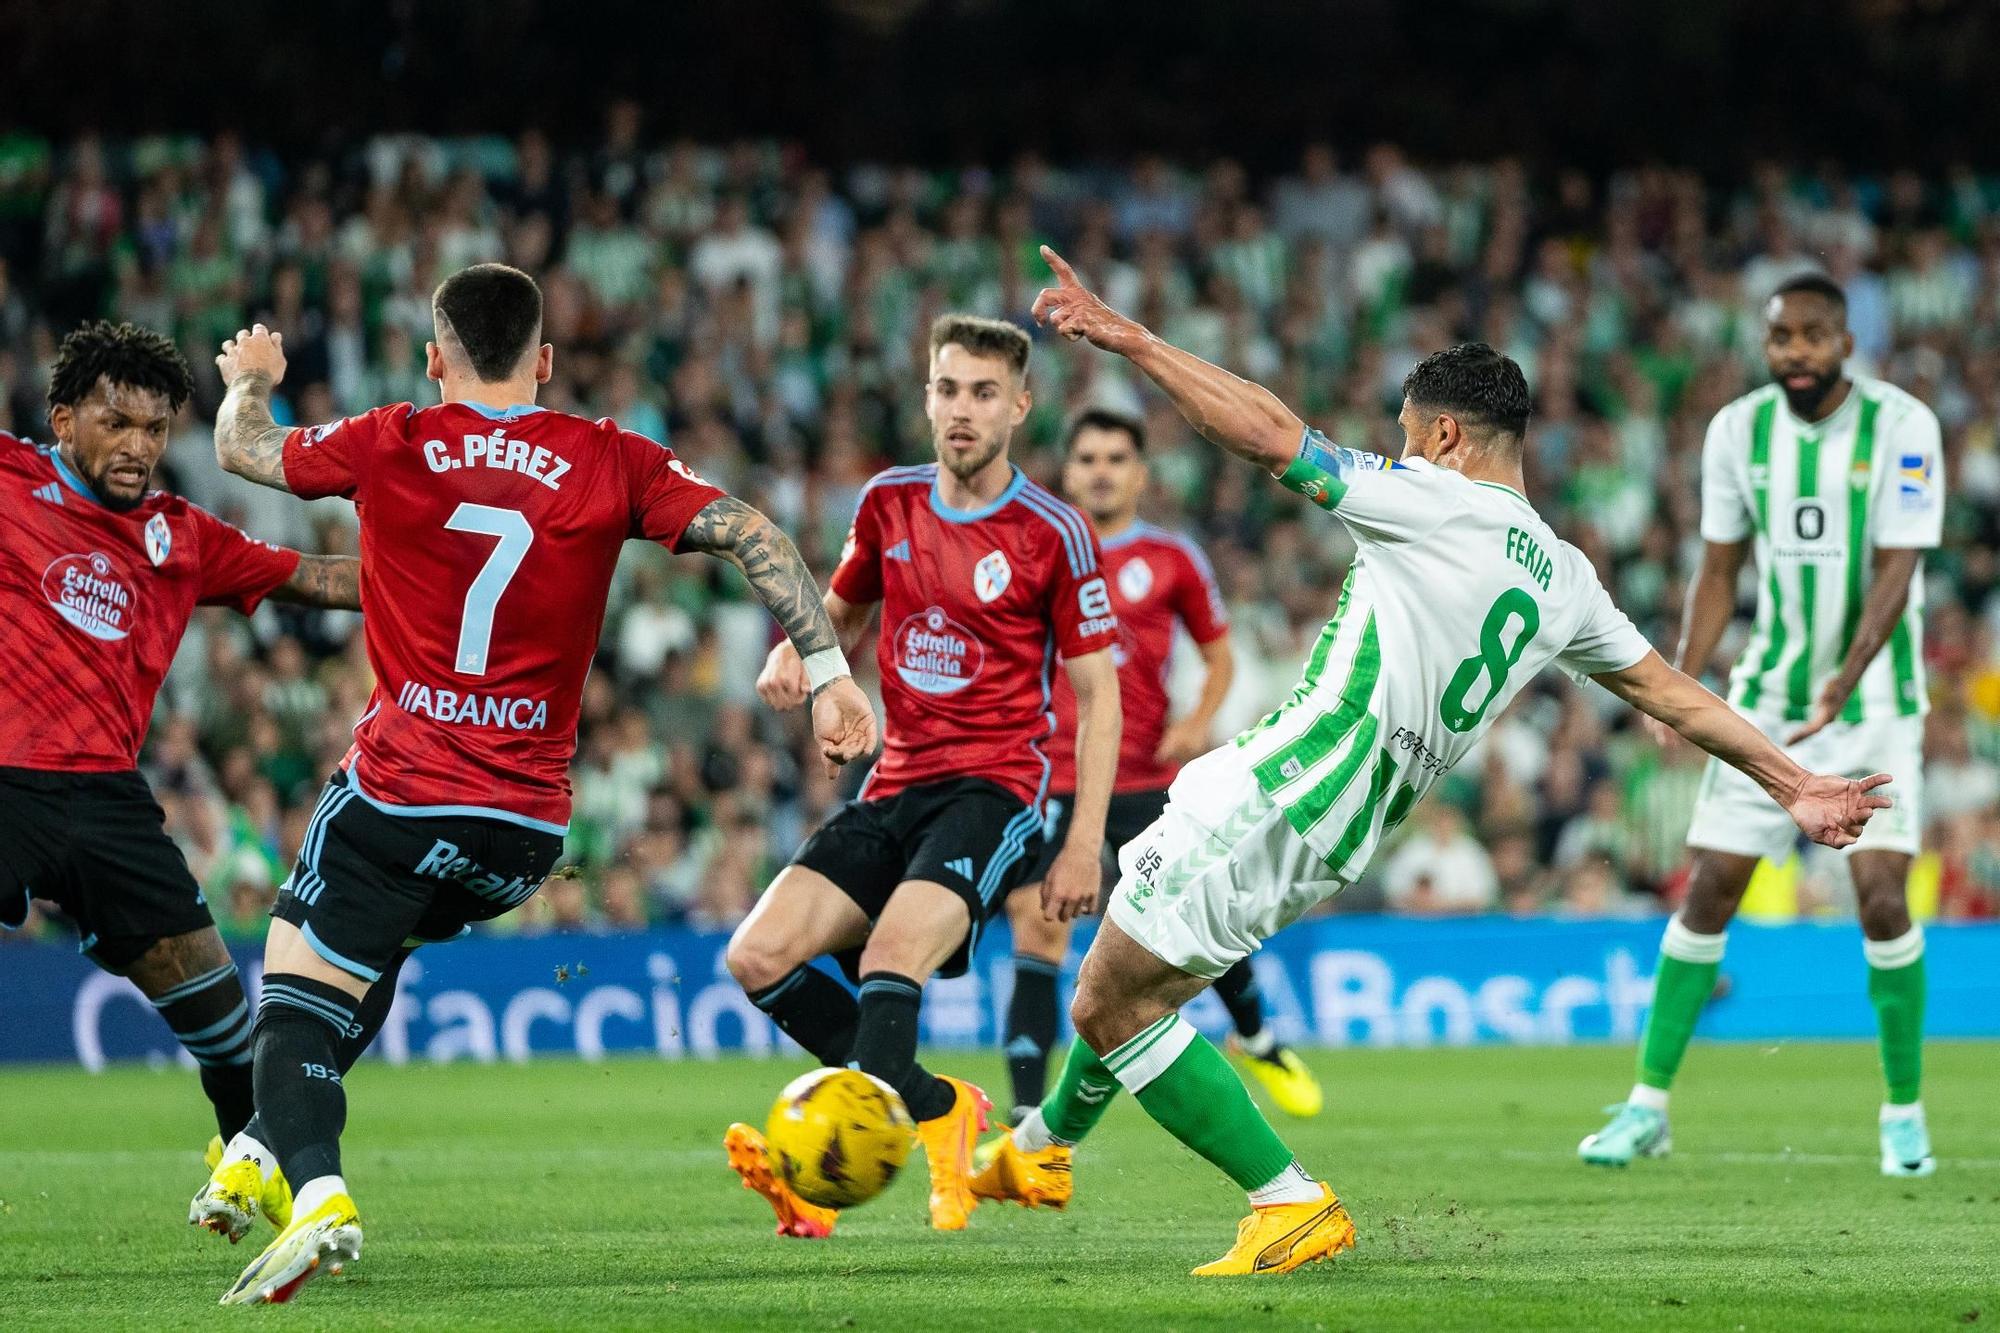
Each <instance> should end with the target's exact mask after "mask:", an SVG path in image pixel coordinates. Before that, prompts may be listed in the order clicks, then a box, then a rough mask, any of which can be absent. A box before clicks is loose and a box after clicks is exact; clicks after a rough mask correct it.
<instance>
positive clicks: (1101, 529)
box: [1090, 509, 1139, 542]
mask: <svg viewBox="0 0 2000 1333" xmlns="http://www.w3.org/2000/svg"><path fill="white" fill-rule="evenodd" d="M1138 521H1139V511H1138V510H1136V509H1134V510H1131V511H1130V512H1128V513H1123V514H1118V515H1115V516H1113V517H1111V518H1096V517H1092V518H1091V520H1090V526H1091V527H1093V528H1095V529H1097V540H1099V541H1101V542H1108V541H1113V540H1115V539H1117V538H1119V537H1123V536H1124V535H1125V534H1126V533H1128V532H1130V531H1131V530H1132V525H1133V524H1135V523H1137V522H1138Z"/></svg>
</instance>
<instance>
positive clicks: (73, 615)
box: [42, 551, 132, 643]
mask: <svg viewBox="0 0 2000 1333" xmlns="http://www.w3.org/2000/svg"><path fill="white" fill-rule="evenodd" d="M42 596H44V597H46V598H48V600H49V605H50V606H52V607H54V608H55V612H56V614H57V615H59V616H61V617H62V618H63V619H64V620H67V621H68V622H69V623H70V624H72V625H74V626H76V628H78V629H80V630H82V631H83V632H84V633H85V634H88V635H89V636H90V637H91V638H93V639H102V640H104V641H105V642H107V643H111V642H116V641H117V640H119V639H122V638H124V637H125V636H126V635H128V634H130V633H131V632H132V590H131V589H130V588H129V587H127V586H126V584H125V577H124V575H123V573H122V572H121V571H120V570H119V568H118V567H117V566H116V565H114V564H112V563H111V558H110V557H109V556H107V555H105V554H104V553H103V552H101V551H92V552H91V553H90V554H89V555H62V556H57V557H56V558H55V559H54V560H52V561H50V562H49V567H48V568H47V569H45V570H43V571H42Z"/></svg>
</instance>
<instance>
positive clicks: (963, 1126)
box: [917, 1078, 993, 1231]
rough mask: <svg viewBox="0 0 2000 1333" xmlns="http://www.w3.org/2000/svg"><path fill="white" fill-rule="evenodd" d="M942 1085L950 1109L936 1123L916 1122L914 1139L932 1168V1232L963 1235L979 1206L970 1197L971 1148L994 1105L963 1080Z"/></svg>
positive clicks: (956, 1079) (929, 1121)
mask: <svg viewBox="0 0 2000 1333" xmlns="http://www.w3.org/2000/svg"><path fill="white" fill-rule="evenodd" d="M944 1081H945V1082H947V1083H949V1084H951V1090H952V1102H951V1109H950V1110H949V1111H946V1112H945V1113H944V1114H943V1115H941V1116H939V1117H938V1118H937V1119H935V1120H919V1121H918V1122H917V1138H918V1140H919V1141H921V1142H922V1143H923V1145H924V1156H925V1158H927V1159H928V1160H929V1162H930V1167H931V1228H932V1229H933V1230H936V1231H963V1230H965V1224H966V1223H967V1222H969V1221H971V1220H972V1210H973V1209H974V1208H976V1207H978V1206H979V1200H978V1199H976V1198H974V1197H973V1193H972V1146H973V1145H974V1144H975V1143H977V1142H978V1141H979V1135H980V1133H981V1132H982V1131H983V1130H985V1128H986V1113H987V1112H988V1111H991V1110H992V1109H993V1102H992V1100H991V1099H990V1098H988V1097H987V1095H986V1094H985V1093H984V1092H981V1091H980V1090H979V1089H978V1088H976V1087H974V1086H973V1085H972V1084H970V1083H967V1082H966V1081H965V1080H964V1079H958V1078H947V1079H945V1080H944Z"/></svg>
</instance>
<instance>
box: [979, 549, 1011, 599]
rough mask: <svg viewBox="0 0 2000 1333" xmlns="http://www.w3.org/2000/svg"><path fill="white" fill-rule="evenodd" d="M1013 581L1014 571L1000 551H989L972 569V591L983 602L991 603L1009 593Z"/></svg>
mask: <svg viewBox="0 0 2000 1333" xmlns="http://www.w3.org/2000/svg"><path fill="white" fill-rule="evenodd" d="M1013 581H1014V569H1013V567H1012V566H1011V565H1009V564H1008V563H1007V557H1006V556H1004V555H1002V554H1000V552H998V551H988V552H987V553H986V554H985V555H983V556H981V557H980V559H979V563H978V564H976V565H974V566H973V567H972V590H973V591H974V592H976V593H978V594H979V600H980V601H982V602H990V601H992V600H993V599H994V598H996V597H998V596H999V595H1000V594H1001V593H1003V592H1005V591H1007V585H1008V584H1010V583H1012V582H1013Z"/></svg>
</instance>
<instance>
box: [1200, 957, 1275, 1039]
mask: <svg viewBox="0 0 2000 1333" xmlns="http://www.w3.org/2000/svg"><path fill="white" fill-rule="evenodd" d="M1215 993H1216V995H1217V996H1218V997H1219V998H1220V999H1221V1000H1222V1003H1223V1004H1224V1005H1225V1006H1226V1007H1227V1008H1228V1010H1229V1017H1230V1021H1232V1022H1234V1023H1235V1024H1236V1035H1237V1036H1238V1037H1241V1038H1242V1039H1243V1046H1244V1049H1246V1050H1248V1051H1250V1052H1251V1053H1252V1054H1253V1055H1266V1054H1269V1052H1270V1049H1271V1047H1272V1046H1274V1045H1275V1044H1276V1043H1274V1042H1268V1041H1265V1040H1263V1039H1262V1034H1263V1031H1264V992H1263V991H1262V990H1261V989H1259V988H1258V985H1257V974H1256V973H1255V972H1253V971H1251V970H1250V960H1249V959H1248V958H1239V959H1237V960H1236V966H1234V967H1232V968H1230V969H1229V970H1228V971H1227V972H1224V973H1223V974H1222V975H1221V976H1219V977H1217V978H1216V979H1215Z"/></svg>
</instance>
